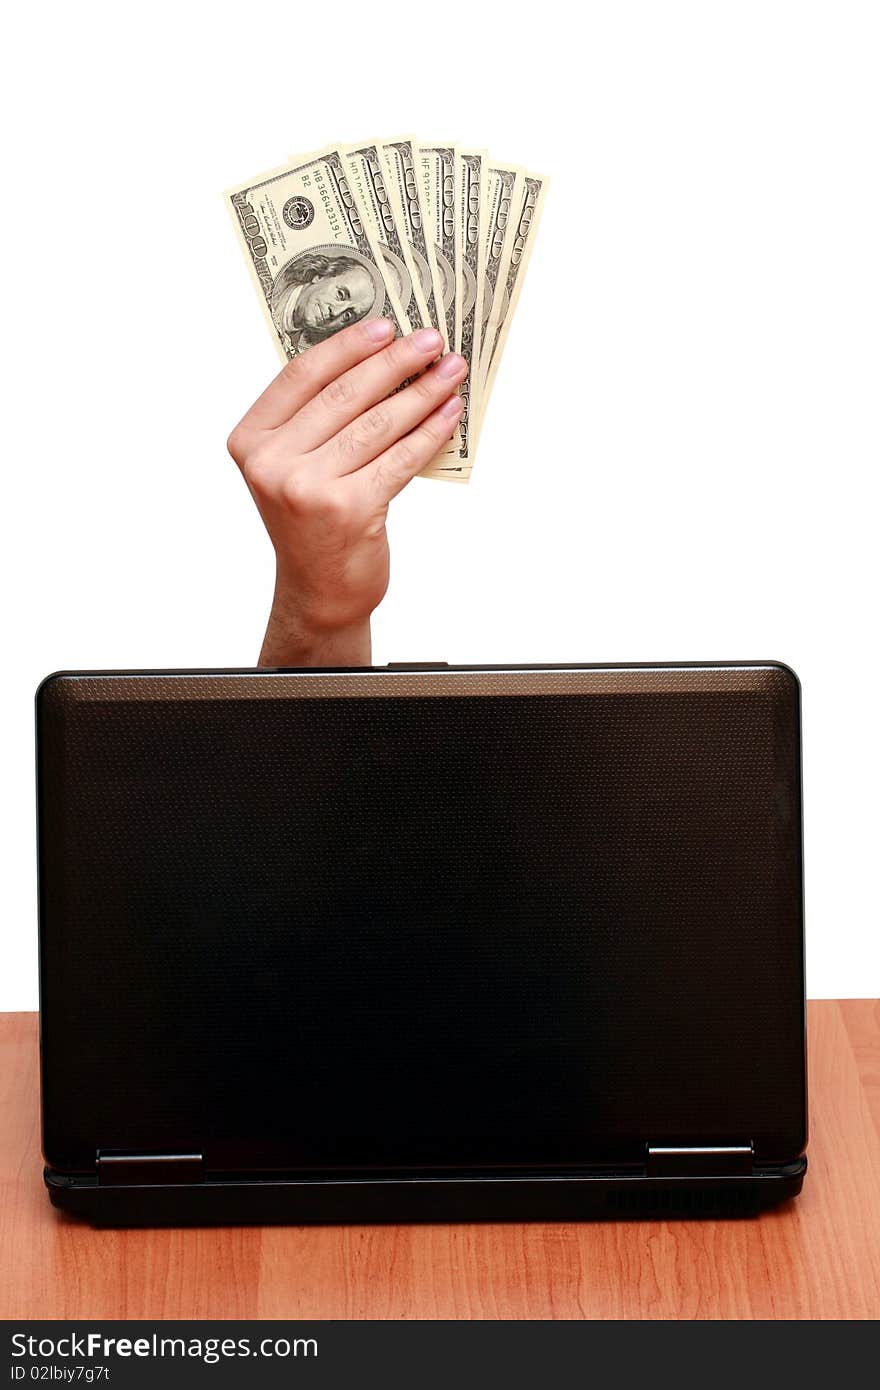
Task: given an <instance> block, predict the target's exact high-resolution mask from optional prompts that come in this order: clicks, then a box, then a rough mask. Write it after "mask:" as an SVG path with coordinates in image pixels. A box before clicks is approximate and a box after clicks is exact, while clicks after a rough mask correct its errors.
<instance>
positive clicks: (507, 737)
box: [38, 664, 806, 1175]
mask: <svg viewBox="0 0 880 1390" xmlns="http://www.w3.org/2000/svg"><path fill="white" fill-rule="evenodd" d="M38 731H39V798H40V888H41V990H42V1000H41V1007H42V1020H41V1027H42V1064H43V1106H44V1114H43V1118H44V1152H45V1154H46V1157H47V1160H48V1162H49V1163H50V1164H51V1165H52V1166H53V1167H54V1168H56V1169H59V1170H62V1171H64V1172H67V1173H77V1172H79V1173H87V1172H89V1171H94V1163H95V1154H96V1149H98V1148H110V1149H128V1150H132V1151H135V1152H137V1151H140V1150H141V1149H143V1150H146V1151H156V1150H158V1151H163V1150H169V1151H176V1152H190V1151H192V1152H201V1153H203V1154H204V1158H205V1166H206V1169H209V1170H214V1171H218V1172H220V1171H222V1172H226V1173H235V1172H250V1171H259V1172H264V1173H266V1174H267V1175H268V1174H269V1173H271V1171H272V1170H279V1171H284V1172H286V1173H295V1172H297V1171H299V1172H301V1173H308V1172H318V1171H327V1170H338V1171H344V1172H357V1171H359V1170H361V1171H363V1170H368V1169H370V1168H373V1169H379V1170H381V1171H383V1172H394V1171H396V1170H404V1171H420V1170H421V1171H428V1170H442V1169H447V1170H448V1169H454V1168H456V1167H468V1168H471V1169H473V1168H477V1169H479V1168H480V1167H491V1168H492V1169H495V1170H503V1169H504V1168H508V1167H511V1168H517V1169H524V1168H528V1167H530V1166H535V1167H536V1168H541V1169H542V1170H548V1169H552V1167H553V1166H554V1165H560V1166H561V1167H565V1168H569V1167H570V1166H571V1165H578V1164H596V1163H605V1162H607V1163H609V1164H617V1165H620V1164H624V1165H626V1164H628V1163H632V1164H637V1163H639V1162H643V1161H644V1152H645V1145H646V1143H651V1144H659V1145H669V1144H707V1143H719V1144H723V1143H732V1144H736V1143H742V1142H747V1143H748V1142H753V1143H754V1145H755V1152H756V1158H757V1161H758V1162H759V1163H763V1164H774V1163H787V1162H790V1161H791V1160H793V1159H794V1158H795V1157H796V1156H797V1155H798V1154H799V1153H800V1152H801V1150H802V1148H803V1146H804V1143H805V1139H806V1134H805V1105H806V1100H805V1076H804V1033H803V1012H804V1005H803V943H802V906H801V836H800V775H799V715H798V690H797V683H796V681H795V679H794V678H793V677H792V675H791V673H790V672H789V671H787V669H786V668H784V667H779V666H774V665H770V664H765V665H758V666H754V667H728V666H724V667H722V666H718V667H709V668H694V669H688V668H678V667H673V668H645V669H643V668H609V669H596V668H582V669H568V670H566V669H564V668H554V669H553V670H527V669H524V668H517V671H516V672H515V673H510V672H506V671H503V670H490V669H489V668H480V669H478V670H463V669H461V668H454V667H451V668H449V670H448V672H447V671H443V672H442V673H441V672H436V671H430V672H425V673H418V672H411V671H407V672H405V673H404V672H393V673H390V672H380V671H375V672H360V673H344V672H339V673H328V672H323V673H322V672H293V673H284V674H282V673H271V672H247V673H226V674H221V673H210V672H209V673H202V674H195V673H177V674H161V673H155V674H124V675H116V676H114V675H108V674H97V675H88V674H84V675H73V674H71V675H64V674H62V675H59V676H55V677H52V678H50V679H49V680H48V681H47V682H45V683H44V685H43V686H42V687H41V691H40V693H39V698H38Z"/></svg>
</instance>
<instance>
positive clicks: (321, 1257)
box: [0, 1000, 880, 1319]
mask: <svg viewBox="0 0 880 1390" xmlns="http://www.w3.org/2000/svg"><path fill="white" fill-rule="evenodd" d="M808 1037H809V1052H810V1077H809V1080H810V1107H811V1128H812V1133H811V1138H810V1147H809V1157H810V1171H809V1173H808V1174H807V1180H806V1183H805V1186H804V1191H803V1194H802V1196H801V1197H799V1198H798V1199H797V1200H795V1201H794V1202H791V1203H789V1204H788V1205H787V1206H785V1207H782V1208H779V1209H777V1210H776V1211H773V1212H768V1213H765V1214H764V1215H763V1216H761V1217H760V1218H757V1219H755V1220H735V1221H700V1222H696V1221H694V1222H665V1221H656V1222H648V1221H643V1222H626V1223H613V1222H601V1223H584V1224H577V1223H572V1224H567V1223H566V1224H563V1223H558V1224H547V1223H534V1224H516V1225H498V1226H495V1225H491V1226H480V1225H467V1226H451V1225H450V1226H439V1225H438V1226H398V1227H369V1226H349V1227H323V1228H321V1227H266V1228H263V1229H241V1228H231V1229H220V1230H218V1229H206V1230H156V1231H95V1230H92V1229H91V1227H89V1226H87V1225H83V1224H81V1223H79V1222H78V1221H75V1220H74V1219H72V1218H69V1217H66V1216H64V1215H63V1214H62V1213H60V1212H57V1211H55V1209H54V1208H52V1207H51V1206H50V1204H49V1200H48V1197H47V1196H46V1194H45V1192H44V1189H43V1183H42V1160H41V1158H40V1152H39V1148H40V1143H39V1115H38V1068H37V1020H36V1016H35V1015H33V1014H3V1015H0V1113H2V1124H0V1317H5V1318H19V1317H30V1318H71V1319H73V1318H99V1317H100V1318H248V1317H258V1318H292V1317H302V1318H310V1317H314V1318H331V1317H334V1318H336V1317H338V1318H389V1319H393V1318H787V1319H790V1318H846V1319H851V1318H859V1319H862V1318H876V1317H878V1316H880V1004H878V1003H877V1002H876V1001H872V1000H848V1001H844V1002H835V1001H821V1002H816V1003H811V1004H810V1006H809V1035H808Z"/></svg>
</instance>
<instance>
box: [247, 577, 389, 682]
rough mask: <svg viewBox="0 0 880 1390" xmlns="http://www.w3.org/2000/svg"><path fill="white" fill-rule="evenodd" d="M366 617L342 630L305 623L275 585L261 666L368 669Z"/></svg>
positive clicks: (369, 652) (292, 602)
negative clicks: (353, 667)
mask: <svg viewBox="0 0 880 1390" xmlns="http://www.w3.org/2000/svg"><path fill="white" fill-rule="evenodd" d="M371 661H372V640H371V634H370V619H369V617H366V618H362V619H358V620H357V621H356V622H353V623H350V624H348V625H346V626H344V627H336V626H322V625H320V624H318V623H315V622H313V621H310V620H308V619H307V618H306V617H305V615H304V614H303V613H302V611H301V609H300V607H299V605H298V604H297V602H296V599H295V597H293V596H291V595H289V594H288V593H287V592H286V591H285V590H284V588H283V587H281V586H279V585H278V584H276V588H275V596H274V598H273V600H272V610H271V612H270V614H269V621H268V623H267V625H266V635H265V637H264V638H263V646H262V649H261V651H260V659H259V662H258V665H260V666H369V665H370V663H371Z"/></svg>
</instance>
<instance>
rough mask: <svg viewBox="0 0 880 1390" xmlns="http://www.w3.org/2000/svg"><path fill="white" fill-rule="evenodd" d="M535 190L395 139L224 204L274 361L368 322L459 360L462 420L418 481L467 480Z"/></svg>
mask: <svg viewBox="0 0 880 1390" xmlns="http://www.w3.org/2000/svg"><path fill="white" fill-rule="evenodd" d="M546 187H547V180H546V178H544V177H542V176H541V175H539V174H532V173H529V172H528V171H527V170H525V169H522V168H519V167H517V166H515V165H500V164H496V162H495V160H493V159H492V158H491V156H489V155H488V154H486V152H485V151H484V150H471V149H462V148H459V146H457V145H435V144H431V145H422V144H420V143H419V142H418V141H417V140H416V139H414V138H412V137H408V138H406V139H400V140H379V141H375V142H373V143H371V144H364V145H357V146H353V147H351V148H348V147H345V146H333V147H330V148H328V149H324V150H320V151H318V152H317V153H315V154H310V155H298V156H297V157H296V158H294V159H293V160H291V162H290V163H289V164H288V165H286V166H285V167H284V168H282V169H275V170H273V171H272V172H271V173H268V174H263V175H261V176H260V177H259V178H257V179H254V180H252V181H251V182H250V183H249V184H246V185H245V186H243V187H237V188H234V189H230V190H229V191H228V192H227V194H226V199H227V202H228V205H229V208H230V211H231V213H232V218H233V222H234V223H235V228H236V231H237V233H238V238H239V242H240V244H241V247H242V250H243V251H244V254H245V259H246V260H247V263H248V265H249V266H250V268H251V271H252V274H253V279H254V284H255V285H256V288H257V291H258V294H259V297H260V301H261V303H262V305H263V309H264V312H265V315H266V320H267V322H268V324H269V327H270V328H271V330H272V336H273V338H274V340H275V342H276V344H277V346H278V349H279V352H280V354H281V356H282V358H284V359H285V360H287V359H289V358H292V357H295V356H296V355H297V354H298V353H300V352H304V351H305V349H306V348H307V347H310V346H311V344H312V343H316V342H320V340H321V339H322V338H326V337H329V336H330V335H331V334H333V333H336V332H338V331H339V329H340V328H344V327H345V326H346V325H347V324H349V323H356V322H357V321H358V320H359V319H365V318H370V317H378V316H379V315H384V316H385V317H387V318H389V319H391V320H393V322H394V323H395V325H396V327H397V329H398V331H399V332H400V333H410V332H412V331H413V330H414V329H416V328H424V327H433V328H437V329H439V331H440V333H441V334H442V336H443V341H444V344H445V345H446V347H447V348H449V349H451V350H454V351H456V352H459V353H461V355H462V356H463V357H464V358H465V359H466V361H467V363H468V369H469V370H468V377H467V380H466V381H465V382H464V384H463V385H462V386H461V388H460V389H461V394H462V396H463V397H464V399H465V409H464V414H463V415H462V419H461V422H460V424H459V427H458V430H457V432H456V434H455V435H454V436H453V438H452V440H451V441H450V444H449V445H448V446H447V449H446V450H445V451H444V452H443V453H442V454H439V455H438V456H437V457H436V458H435V459H433V460H432V461H431V463H430V464H429V465H428V467H427V468H426V469H424V471H423V473H422V474H421V476H422V477H428V478H440V479H445V480H447V481H449V482H460V483H466V482H467V481H468V479H469V478H470V475H471V471H472V469H473V466H474V458H475V455H476V449H477V442H478V440H479V436H480V430H481V427H482V423H483V419H484V416H485V412H486V405H487V403H488V400H489V395H490V393H491V391H492V386H493V384H494V381H495V376H496V373H497V371H498V364H499V362H500V360H501V354H502V352H503V350H504V344H505V341H506V339H507V334H508V330H509V328H510V322H511V319H512V317H513V312H514V310H515V308H516V303H517V299H518V297H519V294H520V291H521V289H522V282H523V278H524V276H525V271H526V267H527V265H528V261H529V256H530V253H531V248H532V243H533V241H534V237H535V230H536V228H537V225H538V219H539V217H540V214H541V209H542V205H543V200H544V194H545V191H546Z"/></svg>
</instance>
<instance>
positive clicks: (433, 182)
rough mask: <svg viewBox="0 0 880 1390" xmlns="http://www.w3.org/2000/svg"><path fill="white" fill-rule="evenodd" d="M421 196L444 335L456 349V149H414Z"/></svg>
mask: <svg viewBox="0 0 880 1390" xmlns="http://www.w3.org/2000/svg"><path fill="white" fill-rule="evenodd" d="M413 154H414V156H415V161H416V171H417V174H418V178H419V189H420V192H421V194H422V201H423V207H424V210H425V218H426V221H427V234H428V240H429V241H430V242H431V243H432V244H433V253H434V264H435V266H436V268H437V281H438V285H437V290H438V292H439V296H440V305H441V307H442V310H443V317H444V325H442V326H441V332H443V333H444V337H445V340H446V343H447V345H448V346H449V347H454V346H455V283H456V273H455V262H456V238H455V205H456V198H455V146H454V145H416V147H415V149H414V150H413Z"/></svg>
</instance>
